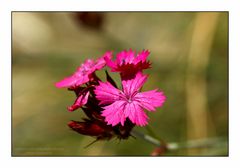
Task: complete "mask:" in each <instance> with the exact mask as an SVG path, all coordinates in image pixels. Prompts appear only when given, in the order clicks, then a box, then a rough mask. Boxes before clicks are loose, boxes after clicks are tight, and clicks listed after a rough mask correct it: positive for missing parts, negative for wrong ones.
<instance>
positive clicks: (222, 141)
mask: <svg viewBox="0 0 240 168" xmlns="http://www.w3.org/2000/svg"><path fill="white" fill-rule="evenodd" d="M132 135H133V136H135V137H137V138H140V139H142V140H144V141H146V142H148V143H150V144H152V145H155V146H157V147H166V148H167V150H168V151H173V150H179V149H186V148H205V147H215V148H220V147H221V148H222V147H226V146H227V140H226V138H223V137H215V138H207V139H199V140H191V141H187V142H184V143H177V142H171V143H165V142H164V141H162V140H159V139H157V138H155V137H153V136H151V135H146V134H144V133H142V132H139V131H136V130H133V131H132Z"/></svg>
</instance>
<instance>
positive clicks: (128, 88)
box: [122, 72, 147, 95]
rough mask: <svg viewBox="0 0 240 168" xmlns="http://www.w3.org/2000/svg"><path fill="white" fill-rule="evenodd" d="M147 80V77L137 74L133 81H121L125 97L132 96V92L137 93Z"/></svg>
mask: <svg viewBox="0 0 240 168" xmlns="http://www.w3.org/2000/svg"><path fill="white" fill-rule="evenodd" d="M146 80H147V75H143V74H142V73H141V72H138V73H137V74H136V76H135V77H134V78H133V79H129V80H123V81H122V86H123V91H124V93H125V94H126V95H132V94H134V92H136V91H139V90H140V89H141V87H142V86H143V85H144V83H145V82H146Z"/></svg>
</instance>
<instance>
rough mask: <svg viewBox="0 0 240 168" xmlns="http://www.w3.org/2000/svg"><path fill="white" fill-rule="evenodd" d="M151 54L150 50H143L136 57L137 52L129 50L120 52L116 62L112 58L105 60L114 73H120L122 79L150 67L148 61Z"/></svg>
mask: <svg viewBox="0 0 240 168" xmlns="http://www.w3.org/2000/svg"><path fill="white" fill-rule="evenodd" d="M149 54H150V52H149V51H148V50H143V51H142V52H140V53H138V54H137V56H136V57H135V52H134V51H132V49H129V51H126V50H124V51H121V52H119V53H118V54H117V58H116V60H115V61H113V60H111V56H106V57H104V58H105V60H106V64H107V66H109V67H110V68H111V71H112V72H120V73H121V76H122V77H129V76H131V75H135V74H136V73H137V72H138V71H142V70H143V69H147V68H149V67H150V63H149V62H148V61H147V57H148V56H149ZM126 75H127V76H126Z"/></svg>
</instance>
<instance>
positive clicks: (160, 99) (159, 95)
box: [134, 89, 166, 111]
mask: <svg viewBox="0 0 240 168" xmlns="http://www.w3.org/2000/svg"><path fill="white" fill-rule="evenodd" d="M134 100H135V101H137V102H139V105H140V106H142V107H143V108H145V109H147V110H149V111H155V107H161V106H162V105H163V103H164V102H165V100H166V96H165V95H164V94H163V92H158V91H157V89H156V90H150V91H147V92H141V93H137V94H136V95H135V97H134Z"/></svg>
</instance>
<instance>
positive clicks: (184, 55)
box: [12, 12, 228, 156]
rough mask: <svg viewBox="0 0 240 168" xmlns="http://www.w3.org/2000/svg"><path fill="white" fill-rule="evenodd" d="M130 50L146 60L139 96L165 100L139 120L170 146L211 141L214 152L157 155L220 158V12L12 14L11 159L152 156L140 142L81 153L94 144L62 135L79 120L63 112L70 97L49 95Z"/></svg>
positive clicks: (224, 104) (223, 43) (223, 82)
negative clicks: (88, 64) (98, 61)
mask: <svg viewBox="0 0 240 168" xmlns="http://www.w3.org/2000/svg"><path fill="white" fill-rule="evenodd" d="M129 48H132V49H133V50H136V51H141V50H142V49H149V50H150V51H151V54H150V57H149V60H150V61H151V62H152V68H151V69H149V70H147V71H146V73H148V74H149V75H150V76H149V80H148V82H147V83H146V84H145V85H144V88H143V90H152V89H155V88H160V89H161V90H162V91H164V93H165V94H166V96H167V101H166V103H165V105H164V106H163V107H162V108H159V109H157V112H155V113H149V114H148V115H149V116H150V121H149V127H151V128H152V130H153V131H154V132H155V133H156V134H157V136H159V137H161V139H164V140H165V141H166V142H177V143H184V142H188V141H191V140H199V139H211V138H216V137H217V140H216V143H215V144H214V145H211V146H206V147H204V148H201V149H179V150H175V151H170V152H167V153H166V155H174V156H183V155H184V156H189V155H190V156H196V155H197V156H201V155H204V156H206V155H213V156H218V155H221V156H225V155H228V144H227V143H228V141H227V140H228V13H227V12H107V13H103V12H101V13H86V12H85V13H75V12H13V13H12V155H13V156H120V155H121V156H132V155H141V156H149V155H151V153H152V151H153V150H154V149H155V148H156V147H155V146H153V145H151V144H149V143H147V142H146V141H143V140H142V139H139V138H137V139H134V138H129V139H128V140H122V141H120V142H119V141H118V140H115V139H114V140H111V141H99V142H97V143H95V144H93V145H92V146H90V147H88V148H84V146H86V145H88V144H89V143H90V142H92V141H93V140H94V138H92V137H87V136H83V135H80V134H77V133H76V132H73V131H71V130H70V129H69V128H68V126H67V123H68V122H69V121H70V120H72V119H73V120H81V118H82V117H83V116H84V115H83V113H82V112H81V111H80V110H78V111H75V112H72V113H70V112H68V111H67V109H66V108H67V106H69V105H71V104H72V103H73V101H74V100H75V95H74V94H73V93H72V92H69V91H67V89H57V88H55V86H54V83H55V82H57V81H59V80H61V79H63V78H64V77H66V76H69V75H71V74H72V73H73V72H74V71H75V70H76V68H77V67H78V66H79V65H80V64H81V63H82V62H83V61H84V60H85V59H86V58H97V57H99V56H102V55H103V54H104V52H105V51H107V50H112V51H114V53H116V52H119V51H121V50H123V49H129ZM97 74H98V75H99V76H100V77H104V73H102V72H97ZM113 78H114V79H115V80H116V81H118V82H120V80H119V77H118V76H117V75H116V74H114V75H113ZM135 129H136V130H138V131H141V132H143V133H146V134H149V133H151V132H148V130H147V129H146V128H145V127H135ZM218 139H224V142H226V143H221V144H218Z"/></svg>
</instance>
